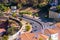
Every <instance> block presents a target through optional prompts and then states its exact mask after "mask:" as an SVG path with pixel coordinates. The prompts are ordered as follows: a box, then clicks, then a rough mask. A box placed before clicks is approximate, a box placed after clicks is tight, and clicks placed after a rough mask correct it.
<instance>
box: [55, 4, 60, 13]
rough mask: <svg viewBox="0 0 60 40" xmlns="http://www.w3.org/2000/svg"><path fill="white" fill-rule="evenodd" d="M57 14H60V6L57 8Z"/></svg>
mask: <svg viewBox="0 0 60 40" xmlns="http://www.w3.org/2000/svg"><path fill="white" fill-rule="evenodd" d="M56 9H57V12H59V13H60V5H58V6H56Z"/></svg>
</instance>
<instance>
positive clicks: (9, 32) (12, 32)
mask: <svg viewBox="0 0 60 40" xmlns="http://www.w3.org/2000/svg"><path fill="white" fill-rule="evenodd" d="M15 32H16V28H15V27H11V28H8V34H9V35H12V34H14V33H15Z"/></svg>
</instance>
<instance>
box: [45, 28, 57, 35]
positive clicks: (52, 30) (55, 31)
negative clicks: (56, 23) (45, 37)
mask: <svg viewBox="0 0 60 40" xmlns="http://www.w3.org/2000/svg"><path fill="white" fill-rule="evenodd" d="M44 33H45V34H55V33H58V31H57V30H56V29H45V30H44Z"/></svg>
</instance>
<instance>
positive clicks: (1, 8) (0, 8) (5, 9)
mask: <svg viewBox="0 0 60 40" xmlns="http://www.w3.org/2000/svg"><path fill="white" fill-rule="evenodd" d="M8 9H9V8H8V7H6V6H5V5H4V4H0V10H1V11H4V12H5V11H8Z"/></svg>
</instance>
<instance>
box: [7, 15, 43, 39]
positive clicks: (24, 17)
mask: <svg viewBox="0 0 60 40" xmlns="http://www.w3.org/2000/svg"><path fill="white" fill-rule="evenodd" d="M18 17H19V16H18ZM19 18H20V17H19ZM21 18H22V19H23V20H26V21H28V22H30V23H33V24H32V26H33V27H35V26H37V27H38V28H39V30H38V31H39V32H40V31H41V30H40V29H42V28H43V25H42V24H41V23H40V22H38V21H37V20H35V19H33V18H32V19H31V18H29V17H26V16H23V17H21ZM22 28H23V27H22ZM22 28H21V30H19V31H18V32H17V33H15V34H14V35H12V36H11V37H10V38H9V39H8V40H13V39H15V38H17V37H18V35H19V33H21V31H22ZM38 28H37V29H38ZM33 30H34V29H33Z"/></svg>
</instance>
